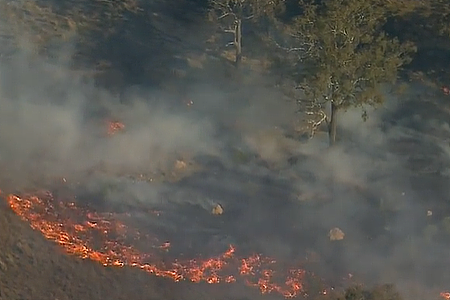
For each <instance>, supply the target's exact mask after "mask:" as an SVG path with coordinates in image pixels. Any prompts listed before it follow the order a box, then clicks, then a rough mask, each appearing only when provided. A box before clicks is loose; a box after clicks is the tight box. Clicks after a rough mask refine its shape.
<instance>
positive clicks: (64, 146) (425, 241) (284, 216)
mask: <svg viewBox="0 0 450 300" xmlns="http://www.w3.org/2000/svg"><path fill="white" fill-rule="evenodd" d="M29 49H30V45H29V44H26V43H25V44H23V46H20V47H19V49H18V51H16V52H15V53H14V54H13V55H12V56H9V57H8V58H5V59H2V60H1V63H0V107H1V109H0V141H1V148H0V149H1V150H0V163H1V165H2V167H3V168H4V170H7V172H5V174H3V175H2V177H3V178H4V180H5V182H8V185H9V186H8V187H7V188H10V189H21V188H30V187H31V186H33V187H34V186H39V185H40V184H42V185H47V184H48V182H49V180H61V179H62V178H65V179H66V180H67V182H68V184H71V183H72V182H73V183H75V182H77V183H78V182H81V184H80V185H78V186H77V187H76V190H77V193H79V195H81V196H82V195H84V197H85V198H86V197H90V196H93V195H94V196H95V197H102V201H104V202H105V203H107V204H108V205H117V204H121V205H122V204H126V205H129V206H131V207H132V206H133V205H137V204H139V205H149V206H150V207H154V208H158V209H161V210H166V211H168V212H169V213H168V214H167V216H164V217H163V218H160V219H159V220H148V219H147V220H143V222H144V223H145V222H146V223H145V224H147V225H148V224H150V225H149V226H154V227H155V228H159V230H161V232H162V233H164V234H167V235H168V236H169V237H170V238H179V239H180V241H179V245H180V248H182V249H184V248H183V247H187V246H186V245H187V244H188V243H191V244H192V243H193V244H194V245H196V246H194V250H196V249H202V250H198V251H199V252H200V251H206V253H204V254H206V255H207V254H208V252H210V253H213V252H214V251H221V250H223V249H224V248H226V247H227V245H228V244H229V243H233V244H236V245H237V247H241V248H242V249H243V251H248V252H252V251H256V252H262V253H264V254H267V255H270V256H274V257H277V258H278V259H279V260H280V261H283V262H289V261H295V260H302V259H304V257H305V255H306V254H307V253H311V252H314V253H316V254H317V256H318V257H319V262H318V263H317V264H313V266H312V267H313V268H314V269H315V270H317V271H318V272H319V273H320V274H322V275H323V274H326V276H327V277H329V278H327V279H331V280H336V281H339V280H340V278H342V277H345V276H347V274H348V273H352V274H354V275H355V276H356V277H357V278H361V280H362V281H363V282H365V283H369V284H372V283H384V282H392V283H395V284H397V285H398V286H399V287H400V288H401V291H402V292H403V293H404V296H407V297H410V296H414V297H416V299H418V298H421V299H424V297H428V298H426V299H432V298H430V291H433V292H434V289H437V290H439V289H444V288H446V286H445V284H447V288H449V287H450V286H449V284H448V282H450V273H449V272H448V265H449V263H450V259H449V256H448V246H449V245H448V235H449V232H446V230H447V231H448V230H449V229H448V228H447V227H445V224H446V223H445V221H444V220H445V218H446V217H448V216H449V214H450V209H449V207H450V206H449V205H448V200H449V199H448V195H449V186H450V185H449V184H448V182H449V177H448V176H449V174H450V173H449V168H448V166H449V162H450V159H449V158H450V157H449V154H450V146H449V143H448V138H447V137H448V136H449V135H448V134H449V132H450V126H449V123H448V112H446V113H443V112H442V110H441V109H440V108H438V107H436V106H435V103H439V105H443V104H442V101H443V100H442V97H443V96H441V95H439V94H432V93H433V92H432V91H431V92H430V89H429V88H426V87H415V88H410V90H409V91H408V93H406V94H404V95H401V96H398V97H397V96H393V95H388V102H387V103H389V105H387V106H386V107H382V108H380V109H378V110H375V111H371V112H370V113H369V119H368V121H367V122H363V121H362V119H361V111H360V110H349V111H348V112H346V113H345V114H344V113H343V114H341V115H340V119H339V122H340V123H339V125H340V129H339V130H340V134H341V137H342V142H341V143H340V144H339V145H338V146H336V147H335V148H334V149H328V141H327V137H326V135H325V134H324V133H318V134H317V136H316V137H314V138H313V139H312V140H309V141H307V142H306V141H303V142H301V141H298V140H296V139H292V138H289V137H288V136H287V134H285V129H286V128H288V127H289V126H291V125H292V124H294V123H295V118H296V114H295V105H294V103H292V102H289V101H286V100H284V98H283V95H282V94H281V92H279V91H278V90H277V89H276V88H274V87H271V86H270V84H268V82H269V83H270V82H271V78H269V77H267V78H265V77H264V76H262V75H251V76H250V75H249V81H250V83H248V82H247V83H246V84H242V85H241V86H239V88H236V83H233V84H229V80H228V79H226V76H223V78H221V76H219V75H217V74H216V73H215V72H218V71H217V69H215V71H212V70H209V69H207V68H206V67H205V69H204V70H203V72H211V76H207V77H209V79H208V78H202V79H201V80H196V81H194V82H189V83H188V84H187V85H188V86H187V88H186V89H185V94H184V98H183V99H181V98H179V94H177V93H170V91H161V90H157V89H155V88H148V87H146V86H140V87H134V88H129V89H128V90H126V91H125V92H124V93H123V94H122V95H121V96H120V97H119V96H118V95H117V94H115V93H112V92H110V91H108V90H107V89H104V88H101V87H99V86H98V85H97V84H96V83H95V82H94V81H93V80H91V79H89V78H87V77H86V76H84V75H83V74H81V73H80V72H77V71H76V70H75V68H74V65H73V64H74V61H73V60H72V58H71V55H70V53H71V52H70V51H71V49H73V47H71V45H70V44H69V45H64V47H62V49H61V51H60V52H58V53H59V55H58V56H54V57H53V58H51V59H48V58H46V59H44V58H42V57H40V56H38V55H36V54H35V53H34V52H33V51H31V50H29ZM206 74H208V73H206ZM205 77H206V76H205ZM211 78H212V79H211ZM430 93H431V94H430ZM417 97H422V98H421V99H420V101H419V100H417ZM186 99H189V100H191V101H192V102H193V104H192V105H190V106H188V105H186ZM425 100H429V102H426V101H425ZM424 103H425V104H424ZM436 111H438V112H439V114H437V113H436ZM444 116H445V118H444ZM108 120H119V121H120V122H123V123H124V124H125V130H124V131H123V132H120V133H118V134H116V135H114V136H112V137H108V136H106V130H107V123H106V122H107V121H108ZM292 158H295V160H291V159H292ZM177 161H178V162H180V161H181V162H186V163H188V164H191V163H192V165H196V166H198V170H197V169H196V171H195V172H193V173H192V174H191V173H189V174H188V175H187V176H186V177H183V178H182V179H180V180H174V181H173V182H170V181H165V180H162V181H158V180H157V177H158V176H157V175H155V174H157V173H158V174H161V173H163V174H165V176H170V174H172V173H174V172H175V173H176V172H177ZM188 168H189V167H188ZM128 174H150V175H148V176H150V177H151V176H154V178H155V180H154V182H149V181H136V180H134V179H130V178H127V177H126V175H128ZM174 176H175V175H174ZM81 196H80V198H82V197H81ZM90 201H97V200H96V199H94V200H92V199H91V200H90ZM217 204H221V205H222V206H223V207H224V211H225V213H224V215H223V216H220V217H218V218H221V219H220V221H218V220H217V218H216V216H211V214H210V211H211V209H212V208H213V207H214V206H215V205H217ZM139 207H141V206H139ZM428 211H432V212H433V214H432V215H431V216H427V212H428ZM136 220H141V219H140V218H139V217H136ZM141 221H142V220H141ZM335 227H338V228H340V229H341V230H342V231H343V232H344V233H345V238H344V239H343V240H342V241H330V239H329V237H328V233H329V231H330V229H332V228H335ZM206 229H208V230H206ZM174 243H175V244H176V243H177V241H174ZM205 244H206V245H207V247H206V250H205V247H204V246H205ZM197 247H198V248H197Z"/></svg>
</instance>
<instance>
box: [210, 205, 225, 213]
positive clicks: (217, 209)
mask: <svg viewBox="0 0 450 300" xmlns="http://www.w3.org/2000/svg"><path fill="white" fill-rule="evenodd" d="M212 214H213V215H221V214H223V207H222V205H220V204H217V205H216V206H214V208H213V209H212Z"/></svg>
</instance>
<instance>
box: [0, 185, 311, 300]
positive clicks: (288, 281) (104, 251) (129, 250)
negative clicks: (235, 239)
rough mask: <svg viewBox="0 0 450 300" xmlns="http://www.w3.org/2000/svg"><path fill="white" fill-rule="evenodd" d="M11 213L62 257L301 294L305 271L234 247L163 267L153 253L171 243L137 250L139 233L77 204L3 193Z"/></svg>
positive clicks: (48, 195) (47, 195) (177, 278)
mask: <svg viewBox="0 0 450 300" xmlns="http://www.w3.org/2000/svg"><path fill="white" fill-rule="evenodd" d="M7 201H8V203H9V205H10V207H11V209H12V210H13V211H14V212H15V213H16V214H17V215H19V216H20V217H21V218H22V219H24V220H26V221H27V222H29V224H30V226H31V227H32V228H33V229H35V230H38V231H40V232H41V233H42V234H43V235H44V236H45V237H46V238H47V239H49V240H52V241H54V242H56V243H57V244H58V245H59V246H61V247H62V248H63V249H64V250H65V251H66V252H67V253H69V254H71V255H75V256H78V257H81V258H83V259H90V260H93V261H96V262H98V263H101V264H103V265H104V266H116V267H134V268H139V269H141V270H143V271H145V272H147V273H150V274H153V275H156V276H161V277H166V278H171V279H173V280H174V281H181V280H189V281H191V282H197V283H198V282H207V283H211V284H216V283H232V282H236V281H238V280H241V281H242V282H244V283H246V284H247V285H249V286H253V287H257V288H258V289H259V291H260V292H261V293H263V294H266V293H273V292H276V293H279V294H281V295H283V296H284V297H286V298H293V297H296V296H299V295H306V290H305V286H304V282H305V276H306V275H307V274H306V271H305V270H303V269H294V270H290V271H289V272H288V273H287V274H284V275H283V274H282V273H281V272H276V271H275V263H276V262H275V261H274V260H273V259H270V258H266V257H262V256H260V255H256V254H254V255H252V256H250V257H243V258H239V257H237V256H236V253H235V252H236V251H235V247H234V246H232V245H230V247H229V249H228V250H227V251H225V252H224V253H222V254H221V255H219V256H217V257H213V258H210V259H204V260H195V259H191V260H187V261H178V260H175V261H174V262H171V263H163V262H162V261H163V260H161V259H158V252H157V251H161V250H164V251H168V249H169V248H170V246H171V244H170V242H168V241H167V242H164V243H161V242H159V241H158V240H157V239H156V238H153V239H150V238H149V236H147V235H146V236H145V238H147V239H150V240H149V241H147V240H146V243H151V244H153V245H155V246H154V247H152V248H153V249H157V250H156V252H155V253H147V252H142V251H140V250H138V249H137V248H136V247H134V246H133V243H132V242H130V241H133V240H134V241H136V240H139V239H141V238H142V236H143V235H142V234H140V233H139V231H138V230H135V229H132V228H129V227H127V226H126V225H125V224H124V223H122V222H120V221H118V220H117V218H115V217H117V216H116V215H114V214H112V213H108V214H99V213H95V212H90V211H88V210H87V209H85V208H82V207H79V206H77V205H76V204H75V203H73V202H62V201H56V200H55V199H54V198H53V196H52V194H51V193H49V192H45V193H42V195H41V194H39V195H27V196H23V197H19V196H17V195H8V197H7Z"/></svg>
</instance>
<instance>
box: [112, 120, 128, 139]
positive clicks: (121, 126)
mask: <svg viewBox="0 0 450 300" xmlns="http://www.w3.org/2000/svg"><path fill="white" fill-rule="evenodd" d="M124 129H125V125H124V124H123V123H121V122H118V121H108V135H109V136H111V135H114V134H116V133H118V132H120V131H122V130H124Z"/></svg>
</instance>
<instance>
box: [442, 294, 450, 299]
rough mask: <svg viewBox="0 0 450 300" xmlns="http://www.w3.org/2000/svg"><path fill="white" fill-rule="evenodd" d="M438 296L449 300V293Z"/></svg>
mask: <svg viewBox="0 0 450 300" xmlns="http://www.w3.org/2000/svg"><path fill="white" fill-rule="evenodd" d="M440 295H441V297H442V298H444V299H446V300H450V292H442V293H441V294H440Z"/></svg>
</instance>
